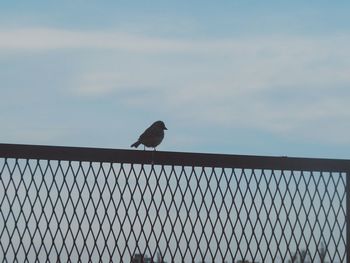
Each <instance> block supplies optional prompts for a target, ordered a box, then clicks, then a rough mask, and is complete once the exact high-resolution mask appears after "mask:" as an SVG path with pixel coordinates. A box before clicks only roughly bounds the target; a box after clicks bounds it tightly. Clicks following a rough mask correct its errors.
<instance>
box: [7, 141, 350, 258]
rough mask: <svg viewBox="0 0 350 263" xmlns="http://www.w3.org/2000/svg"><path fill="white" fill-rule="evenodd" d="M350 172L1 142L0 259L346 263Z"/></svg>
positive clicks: (313, 163) (307, 163) (329, 165)
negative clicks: (349, 176)
mask: <svg viewBox="0 0 350 263" xmlns="http://www.w3.org/2000/svg"><path fill="white" fill-rule="evenodd" d="M349 167H350V166H349V161H347V160H326V159H302V158H285V157H257V156H238V155H219V154H218V155H215V154H190V153H171V152H150V151H129V150H112V149H91V148H73V147H53V146H31V145H9V144H0V208H1V210H0V241H1V242H0V259H2V261H3V262H232V263H233V262H286V263H287V262H290V263H292V262H294V263H297V262H305V263H306V262H322V263H323V262H349V252H347V251H349V249H348V248H349V244H348V241H347V238H348V237H349V233H348V232H349V229H348V227H347V220H349V219H348V218H347V215H348V213H347V211H349V208H348V207H347V205H348V206H349V202H347V201H346V200H347V198H348V197H347V192H348V190H347V189H349V186H348V185H347V183H346V182H347V171H348V170H349Z"/></svg>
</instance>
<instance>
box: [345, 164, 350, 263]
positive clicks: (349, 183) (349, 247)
mask: <svg viewBox="0 0 350 263" xmlns="http://www.w3.org/2000/svg"><path fill="white" fill-rule="evenodd" d="M345 218H346V262H347V263H350V169H348V171H347V172H346V217H345Z"/></svg>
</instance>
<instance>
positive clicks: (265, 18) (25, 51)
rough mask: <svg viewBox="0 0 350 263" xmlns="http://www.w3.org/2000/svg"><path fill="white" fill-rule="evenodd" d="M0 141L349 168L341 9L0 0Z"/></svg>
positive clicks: (349, 82) (346, 54)
mask: <svg viewBox="0 0 350 263" xmlns="http://www.w3.org/2000/svg"><path fill="white" fill-rule="evenodd" d="M0 5H1V8H0V83H1V96H0V122H1V133H0V141H1V142H5V143H25V144H49V145H69V146H87V147H108V148H122V149H127V148H129V146H130V144H131V143H133V142H134V141H135V139H137V137H138V135H139V134H140V133H141V132H142V131H143V130H144V128H146V127H147V126H148V125H150V124H151V123H152V122H153V121H155V120H158V119H160V120H163V121H164V122H165V123H166V125H167V127H168V129H169V130H168V132H167V133H166V138H165V140H164V142H163V143H162V145H161V146H160V147H159V150H167V151H190V152H214V153H230V154H231V153H232V154H253V155H277V156H279V155H284V156H285V155H287V156H307V157H329V158H350V136H349V135H350V45H349V43H350V20H349V13H348V11H349V10H350V9H349V8H350V2H349V1H336V2H331V1H322V0H320V1H297V0H296V1H288V2H287V1H206V0H202V1H157V0H156V1H153V0H152V1H115V0H114V1H82V0H76V1H68V0H61V1H38V0H33V1H3V2H2V3H1V4H0Z"/></svg>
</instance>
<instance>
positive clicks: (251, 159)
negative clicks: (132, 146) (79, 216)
mask: <svg viewBox="0 0 350 263" xmlns="http://www.w3.org/2000/svg"><path fill="white" fill-rule="evenodd" d="M0 158H4V159H6V158H13V159H34V160H57V161H60V160H62V161H80V162H104V163H126V164H145V165H148V164H154V165H169V166H190V167H194V166H205V167H220V168H222V167H223V168H241V169H271V170H296V171H320V172H325V171H326V172H342V173H346V187H345V188H346V219H345V220H346V261H347V262H349V263H350V160H340V159H320V158H317V159H316V158H291V157H266V156H248V155H224V154H205V153H183V152H163V151H156V152H155V151H137V150H120V149H101V148H85V147H63V146H39V145H21V144H0Z"/></svg>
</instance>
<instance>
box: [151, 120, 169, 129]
mask: <svg viewBox="0 0 350 263" xmlns="http://www.w3.org/2000/svg"><path fill="white" fill-rule="evenodd" d="M152 126H155V127H157V128H159V129H162V130H167V127H165V124H164V122H162V121H156V122H155V123H153V125H152Z"/></svg>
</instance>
